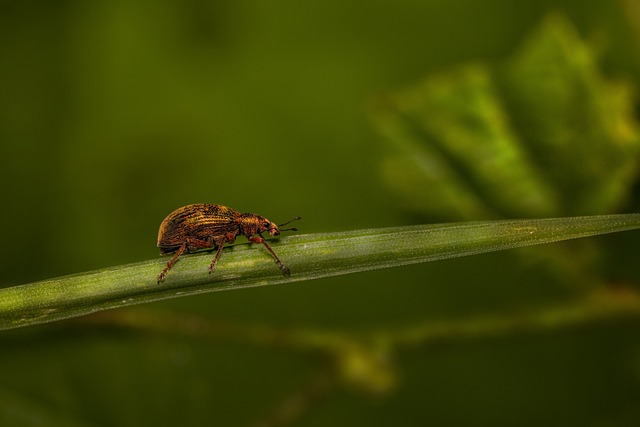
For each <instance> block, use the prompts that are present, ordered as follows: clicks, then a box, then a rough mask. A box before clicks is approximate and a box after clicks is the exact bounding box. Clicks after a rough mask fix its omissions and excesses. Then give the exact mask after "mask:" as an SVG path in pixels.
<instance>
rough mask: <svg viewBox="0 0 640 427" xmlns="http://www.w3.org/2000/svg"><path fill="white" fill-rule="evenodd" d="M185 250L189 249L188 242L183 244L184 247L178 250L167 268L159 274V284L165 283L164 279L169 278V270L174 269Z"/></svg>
mask: <svg viewBox="0 0 640 427" xmlns="http://www.w3.org/2000/svg"><path fill="white" fill-rule="evenodd" d="M185 249H187V242H184V243H183V244H182V246H180V247H179V248H178V250H177V251H176V252H175V254H174V255H173V257H172V258H171V259H170V260H169V262H168V263H167V266H166V267H165V268H164V269H163V270H162V272H161V273H160V274H158V282H157V283H160V282H163V281H164V278H165V277H166V276H167V273H169V270H171V267H173V264H175V263H176V261H177V260H178V258H180V255H182V253H183V252H184V251H185Z"/></svg>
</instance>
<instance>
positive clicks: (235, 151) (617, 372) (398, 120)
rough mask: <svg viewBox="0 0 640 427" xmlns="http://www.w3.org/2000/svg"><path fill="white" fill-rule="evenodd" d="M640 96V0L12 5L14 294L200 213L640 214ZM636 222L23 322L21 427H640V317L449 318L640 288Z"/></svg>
mask: <svg viewBox="0 0 640 427" xmlns="http://www.w3.org/2000/svg"><path fill="white" fill-rule="evenodd" d="M538 66H539V68H538ZM638 87H640V6H638V5H637V3H636V2H635V1H633V0H619V1H610V0H593V1H589V2H584V1H578V0H566V1H552V0H547V1H532V0H527V1H520V2H513V1H505V0H485V1H482V2H477V1H471V0H452V1H442V0H422V1H419V0H399V1H388V0H373V1H337V0H325V1H323V2H313V3H308V2H295V1H286V0H285V1H281V2H275V3H274V2H262V1H252V0H240V1H234V2H223V1H207V0H186V1H181V2H174V1H164V0H163V1H154V2H151V1H146V0H126V1H118V0H116V1H109V2H107V1H94V2H79V1H58V2H49V1H31V0H21V1H11V0H0V143H1V144H2V154H1V156H0V162H1V168H0V179H1V182H2V186H1V187H0V195H1V196H2V198H1V199H2V209H0V224H2V228H3V230H2V233H1V235H2V240H3V243H2V245H0V246H1V249H0V251H1V252H0V259H1V260H2V263H1V265H2V274H1V275H0V286H12V285H17V284H21V283H27V282H30V281H35V280H39V279H45V278H49V277H54V276H59V275H64V274H71V273H76V272H81V271H87V270H92V269H98V268H102V267H108V266H113V265H118V264H125V263H129V262H136V261H141V260H145V259H150V258H154V257H157V256H158V250H157V248H156V247H155V244H156V236H157V229H158V225H159V224H160V222H161V220H162V219H163V218H164V217H165V216H166V215H167V214H168V213H169V212H171V211H172V210H174V209H175V208H177V207H180V206H182V205H185V204H188V203H219V204H224V205H227V206H230V207H233V208H235V209H237V210H239V211H242V212H254V213H258V214H261V215H264V216H266V217H268V218H270V219H271V220H273V221H275V222H282V221H285V220H287V219H289V218H291V217H293V216H296V215H300V216H302V217H303V218H304V219H303V221H301V222H300V223H299V225H298V227H299V228H300V230H301V231H300V232H303V233H316V232H323V231H339V230H352V229H358V228H370V227H387V226H395V225H408V224H419V223H429V222H441V221H460V220H482V219H499V218H507V217H511V218H513V217H536V216H563V215H582V214H598V213H614V212H633V211H638V208H639V207H640V192H639V191H638V187H637V161H638V151H637V150H638V133H637V111H638V101H637V99H636V93H637V89H636V88H638ZM496 141H497V142H496ZM494 143H495V144H494ZM456 144H459V145H456ZM478 147H480V149H478ZM514 153H515V154H514ZM574 154H575V156H574ZM487 159H489V160H492V161H493V160H496V159H499V161H494V162H492V161H489V163H488V164H486V161H487ZM558 159H559V160H558ZM556 160H557V161H556ZM443 171H444V172H443ZM490 178H491V179H490ZM594 194H596V195H597V197H596V196H593V195H594ZM499 196H500V197H499ZM502 196H504V197H502ZM527 196H531V197H530V198H528V197H527ZM592 196H593V197H592ZM523 200H524V201H523ZM638 237H640V235H639V234H638V233H637V232H630V233H624V234H620V235H614V236H607V237H599V238H594V239H589V240H588V241H582V242H576V243H573V244H570V245H551V246H548V247H546V248H545V249H543V250H531V249H526V250H517V251H510V252H505V253H497V254H487V255H481V256H475V257H470V258H468V259H457V260H450V261H442V262H436V263H431V264H425V265H416V266H409V267H402V268H397V269H390V270H385V271H376V272H368V273H361V274H357V275H350V276H343V277H336V278H331V279H323V280H317V281H314V282H304V283H296V284H295V285H290V286H275V287H267V288H257V289H250V290H243V291H234V292H221V293H214V294H208V295H201V296H197V297H188V298H182V299H176V300H171V301H165V302H160V303H154V304H149V305H147V306H145V307H138V308H128V309H123V310H118V311H114V313H113V314H112V315H111V316H112V317H109V316H107V317H100V318H94V319H92V317H91V316H89V317H87V318H83V319H79V320H75V321H73V322H60V323H57V324H52V325H43V326H38V327H31V328H27V329H24V330H18V331H11V332H4V333H2V334H0V424H1V425H6V426H58V425H59V426H114V425H117V426H142V425H153V426H159V425H194V426H196V425H224V426H232V425H262V426H269V425H302V426H323V425H345V426H346V425H349V426H351V425H369V426H378V425H380V426H388V425H405V426H414V425H415V426H418V425H440V426H448V425H451V426H453V425H456V426H465V425H469V426H471V425H473V426H479V425H491V426H511V425H520V426H539V425H565V426H566V425H581V426H584V425H587V426H614V425H615V426H636V425H638V423H639V422H640V399H639V398H640V339H638V336H639V332H640V329H639V328H638V323H637V319H638V317H637V316H635V317H634V316H631V317H628V316H616V315H615V313H614V314H613V315H612V316H604V320H603V319H602V318H600V317H598V316H595V317H598V319H596V320H593V321H592V320H591V318H590V315H589V314H586V315H585V316H584V319H583V318H579V321H575V322H568V323H569V324H568V325H567V324H564V323H563V322H562V321H558V322H557V324H556V323H554V322H553V321H550V324H551V326H550V327H548V328H542V330H541V329H537V328H531V329H527V328H526V327H524V328H522V330H517V329H514V330H509V332H505V331H502V332H499V333H498V332H497V331H492V330H491V327H488V329H487V330H486V331H485V332H486V333H485V332H483V328H482V326H479V327H478V331H479V332H478V331H476V332H473V327H471V329H470V331H469V333H462V334H460V333H455V327H454V326H452V325H459V324H460V323H459V322H463V323H464V322H467V323H464V324H466V325H471V326H473V325H474V324H477V325H485V326H486V325H487V324H489V325H490V324H491V322H488V323H486V322H485V323H482V321H481V320H482V319H485V320H486V319H494V320H495V319H507V320H506V321H507V322H509V320H508V319H511V318H513V316H516V317H517V316H518V315H519V314H520V313H529V312H536V313H543V314H544V313H545V310H547V309H548V308H549V307H565V306H566V307H574V305H573V304H577V306H578V307H580V306H579V304H580V301H583V299H584V297H585V295H586V296H589V295H603V294H607V295H609V294H610V293H612V292H613V293H620V292H622V293H624V294H625V295H626V294H628V295H629V299H630V300H632V299H633V298H635V297H636V296H635V295H636V294H635V292H636V291H637V290H638V283H640V273H639V272H638V269H637V262H638V261H637V260H638V256H639V255H640V245H639V244H638V243H637V241H638ZM222 260H224V256H223V258H222ZM219 268H223V263H222V264H221V265H220V266H219ZM292 268H293V266H292ZM294 274H295V271H294ZM560 311H562V309H560ZM119 316H120V317H119ZM578 317H579V316H578ZM123 318H126V319H130V321H128V322H123V321H122V319H123ZM96 319H99V320H96ZM118 319H119V320H118ZM137 319H138V320H140V319H146V321H145V322H143V321H142V320H140V321H137ZM149 319H151V320H149ZM194 319H195V320H194ZM474 319H480V320H478V321H477V322H476V323H474ZM188 320H191V321H192V322H191V323H189V321H188ZM552 320H553V319H552ZM430 322H436V323H435V324H437V325H440V327H442V330H444V331H445V332H446V331H447V328H448V327H449V328H450V329H451V331H452V333H451V334H450V336H448V335H447V334H446V333H444V334H443V339H440V340H438V341H437V342H419V341H418V342H415V343H413V344H412V345H407V346H405V347H402V348H389V347H388V346H385V345H384V344H385V343H384V342H383V341H384V337H388V332H387V333H386V334H385V333H384V332H376V331H385V330H386V331H389V330H399V331H410V330H412V328H414V327H416V325H427V326H426V327H427V328H428V327H429V326H428V325H429V324H430ZM167 324H172V325H185V326H184V327H175V328H170V327H163V326H162V325H167ZM203 324H204V325H207V326H206V327H204V328H199V327H196V326H194V325H203ZM189 325H191V326H193V327H189ZM506 329H510V328H506ZM203 330H207V331H209V332H208V333H202V331H203ZM211 331H214V332H215V333H210V332H211ZM269 331H275V332H274V333H275V334H276V335H278V336H281V337H282V340H281V342H278V340H274V339H265V340H262V339H261V338H260V336H261V334H262V335H269V334H270V333H271V332H269ZM292 331H302V332H301V333H302V335H305V334H306V335H307V336H313V335H314V333H318V334H321V333H325V332H328V331H329V332H331V333H335V334H340V336H343V337H347V345H346V346H345V347H344V348H343V349H342V350H341V351H339V352H337V353H336V352H335V351H333V350H331V349H327V351H322V350H321V349H320V350H319V349H311V350H310V349H309V348H307V347H304V346H298V345H296V343H295V342H294V341H295V340H291V339H289V338H290V334H292ZM362 336H366V337H373V340H371V339H368V340H363V339H358V337H362ZM287 337H289V338H287ZM376 337H378V338H380V339H378V340H376ZM349 340H351V341H349Z"/></svg>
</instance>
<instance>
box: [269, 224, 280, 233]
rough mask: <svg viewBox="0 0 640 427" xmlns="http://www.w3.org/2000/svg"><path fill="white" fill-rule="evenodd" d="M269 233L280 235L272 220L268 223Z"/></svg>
mask: <svg viewBox="0 0 640 427" xmlns="http://www.w3.org/2000/svg"><path fill="white" fill-rule="evenodd" d="M269 234H270V235H272V236H279V235H280V229H279V228H278V226H277V225H275V224H274V223H273V222H270V223H269Z"/></svg>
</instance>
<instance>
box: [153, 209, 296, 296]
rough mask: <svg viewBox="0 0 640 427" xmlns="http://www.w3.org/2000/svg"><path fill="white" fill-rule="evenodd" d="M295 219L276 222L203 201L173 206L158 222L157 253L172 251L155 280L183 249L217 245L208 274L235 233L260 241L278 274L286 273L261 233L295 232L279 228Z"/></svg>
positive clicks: (234, 237) (211, 247)
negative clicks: (276, 266)
mask: <svg viewBox="0 0 640 427" xmlns="http://www.w3.org/2000/svg"><path fill="white" fill-rule="evenodd" d="M298 219H301V218H300V217H295V218H293V219H292V220H290V221H287V222H285V223H283V224H280V225H276V224H274V223H273V222H271V221H269V220H268V219H266V218H264V217H261V216H259V215H256V214H252V213H240V212H237V211H235V210H233V209H231V208H228V207H226V206H221V205H210V204H206V203H198V204H194V205H187V206H183V207H181V208H179V209H176V210H175V211H173V212H171V213H170V214H169V216H167V217H166V218H165V219H164V221H162V224H160V230H159V231H158V247H159V248H160V254H161V255H169V254H173V257H172V258H171V259H170V260H169V262H168V263H167V266H166V267H165V268H164V270H162V272H161V273H160V274H159V275H158V283H160V282H162V281H163V280H164V278H165V277H166V276H167V273H168V272H169V270H170V269H171V267H173V264H175V263H176V261H177V260H178V258H179V257H180V255H182V254H183V253H184V252H186V253H190V252H196V251H200V250H203V249H213V248H218V251H217V252H216V255H215V256H214V257H213V261H211V265H209V273H211V272H212V271H213V270H215V268H216V263H217V262H218V259H219V258H220V255H221V254H222V248H223V246H224V245H225V244H226V243H233V242H235V240H236V236H238V235H239V234H240V235H244V236H246V237H247V239H249V241H250V242H252V243H262V244H263V245H264V246H265V248H267V250H268V251H269V252H270V253H271V255H273V258H274V259H275V261H276V264H278V267H280V270H282V274H284V275H285V276H289V275H290V274H291V270H289V268H287V267H286V266H285V265H284V264H283V263H282V261H280V258H278V255H276V253H275V252H274V251H273V249H271V247H270V246H269V245H268V244H267V242H266V241H265V240H264V238H263V237H262V233H264V232H268V233H269V234H270V235H271V236H277V235H279V234H280V232H281V231H288V230H293V231H297V229H295V228H287V229H283V230H281V229H280V228H279V227H282V226H283V225H286V224H289V223H290V222H291V221H295V220H298Z"/></svg>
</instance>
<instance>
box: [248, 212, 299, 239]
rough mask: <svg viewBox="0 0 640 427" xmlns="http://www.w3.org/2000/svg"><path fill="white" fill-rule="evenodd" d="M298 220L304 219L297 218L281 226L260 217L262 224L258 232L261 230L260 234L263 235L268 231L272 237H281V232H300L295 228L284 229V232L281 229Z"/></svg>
mask: <svg viewBox="0 0 640 427" xmlns="http://www.w3.org/2000/svg"><path fill="white" fill-rule="evenodd" d="M298 219H302V218H301V217H299V216H297V217H295V218H293V219H290V220H289V221H287V222H283V223H282V224H280V225H276V224H275V223H273V222H271V221H269V220H268V219H266V218H262V217H260V224H259V226H258V230H259V233H262V232H264V231H268V232H269V234H270V235H271V236H279V235H280V232H281V231H298V229H297V228H294V227H291V228H283V229H282V230H281V229H280V227H282V226H283V225H287V224H289V223H290V222H291V221H296V220H298Z"/></svg>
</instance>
